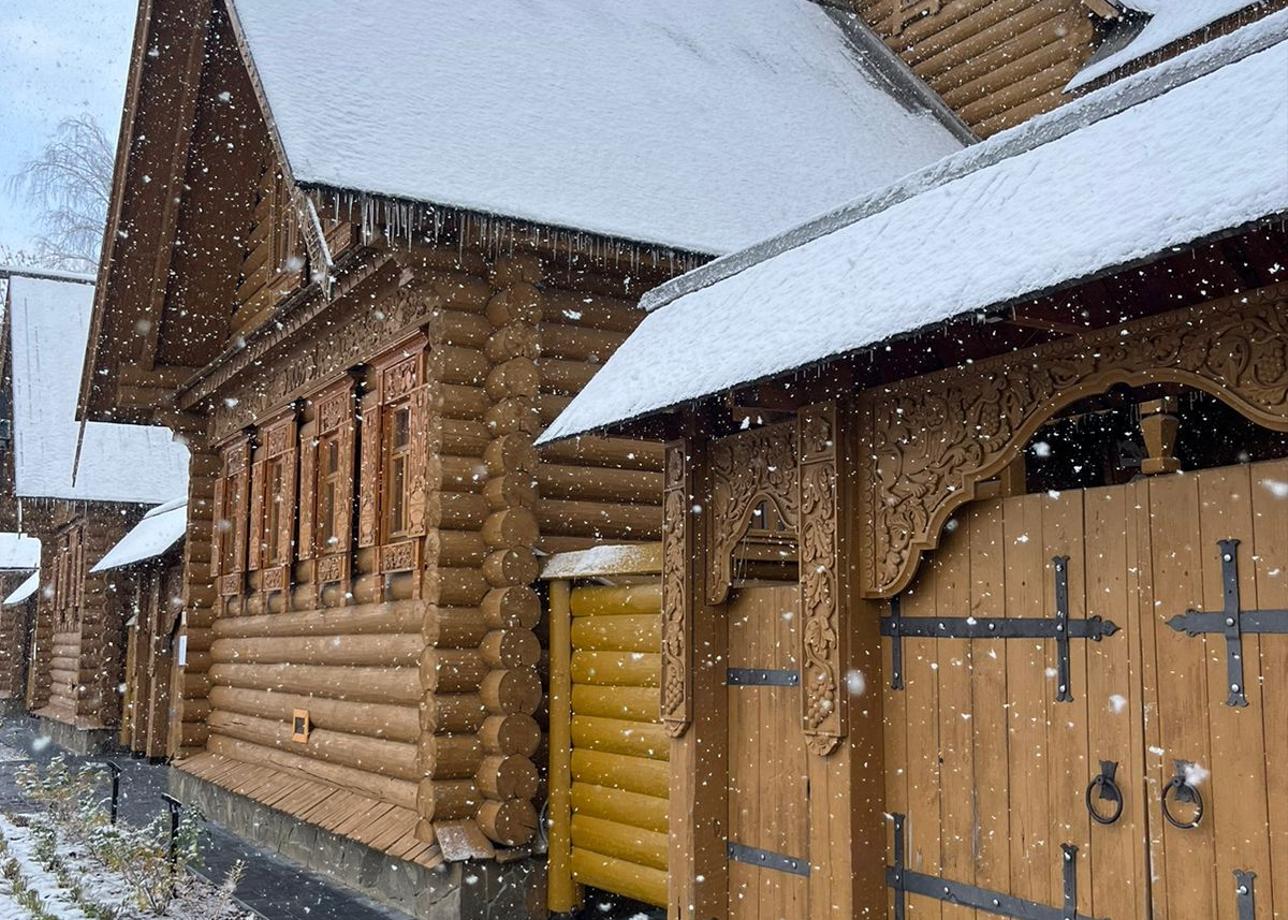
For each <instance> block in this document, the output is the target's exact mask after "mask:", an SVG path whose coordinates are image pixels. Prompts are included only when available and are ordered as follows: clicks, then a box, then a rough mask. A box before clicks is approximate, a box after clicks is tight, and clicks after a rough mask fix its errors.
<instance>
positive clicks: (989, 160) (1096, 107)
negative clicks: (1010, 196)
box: [640, 10, 1288, 311]
mask: <svg viewBox="0 0 1288 920" xmlns="http://www.w3.org/2000/svg"><path fill="white" fill-rule="evenodd" d="M1285 38H1288V10H1281V11H1280V12H1277V13H1274V14H1272V15H1270V16H1267V17H1266V18H1265V19H1262V20H1261V21H1260V22H1258V23H1254V24H1252V25H1248V26H1245V27H1243V28H1242V29H1238V30H1236V31H1235V32H1232V33H1230V34H1229V35H1225V36H1222V37H1221V38H1218V39H1215V40H1213V41H1211V42H1209V43H1207V44H1204V45H1201V46H1199V47H1198V48H1194V49H1191V50H1190V51H1187V52H1185V53H1184V54H1180V55H1177V56H1176V57H1175V58H1171V59H1169V60H1167V61H1163V62H1161V63H1159V64H1157V65H1155V66H1154V67H1150V68H1148V69H1146V70H1143V71H1141V72H1140V73H1138V74H1133V75H1132V76H1129V77H1126V78H1124V79H1123V80H1120V81H1118V82H1116V83H1111V84H1109V85H1108V86H1105V87H1102V88H1100V89H1098V90H1096V91H1094V92H1091V93H1088V94H1087V95H1085V96H1083V97H1081V98H1080V99H1077V100H1074V101H1073V102H1070V103H1068V104H1066V105H1064V106H1061V107H1060V108H1058V109H1055V110H1054V111H1051V112H1048V113H1046V114H1044V115H1040V116H1038V117H1036V118H1031V119H1029V120H1028V121H1026V122H1022V123H1020V124H1018V125H1016V126H1015V127H1013V128H1008V129H1007V130H1005V131H1001V132H999V133H997V134H995V135H993V136H992V137H990V138H988V139H987V140H985V141H982V142H980V143H978V144H975V145H974V146H971V147H966V148H964V149H963V150H960V151H958V152H957V153H953V154H950V155H949V156H947V157H944V158H943V159H942V160H939V161H937V162H934V163H931V164H929V165H927V166H924V167H922V168H921V169H919V170H917V171H916V172H913V173H910V174H908V175H907V176H904V177H903V178H901V179H899V180H898V181H896V182H895V183H894V184H892V185H889V186H886V187H885V188H882V189H878V190H876V191H874V192H872V193H870V194H867V195H864V196H862V197H860V198H856V199H854V200H853V201H850V202H848V203H846V204H844V205H841V206H840V207H838V208H836V209H834V210H831V211H828V212H826V213H823V214H821V215H819V216H818V217H815V218H813V219H812V220H810V221H807V222H806V223H804V224H801V225H800V226H797V227H793V228H791V229H790V230H787V231H786V232H784V233H781V234H779V235H777V236H772V237H770V238H768V239H766V240H763V241H761V242H759V243H756V244H755V245H753V246H750V247H748V248H746V249H742V250H739V251H738V252H734V253H730V254H729V255H726V256H722V257H720V258H719V259H715V260H713V261H711V262H708V263H707V264H706V265H703V266H700V267H699V268H696V269H694V270H693V271H690V272H687V273H685V274H683V275H681V276H679V277H678V278H673V279H671V280H670V281H666V282H663V283H662V284H660V285H658V286H657V287H655V288H653V289H652V290H650V291H647V292H645V294H644V295H643V297H641V298H640V307H641V308H643V309H644V310H649V311H651V310H656V309H658V308H659V307H663V306H665V305H666V304H668V303H670V302H672V301H674V300H676V299H678V298H680V297H683V296H684V295H686V294H691V293H693V292H694V291H698V290H701V289H702V288H704V287H709V286H710V285H712V284H715V283H717V282H719V281H723V280H724V279H726V278H730V277H732V276H734V275H736V274H739V273H740V272H742V271H745V270H746V269H748V268H750V267H751V266H753V265H755V264H757V263H759V262H763V261H765V260H767V259H771V258H773V257H774V256H777V255H781V254H782V253H784V252H787V251H788V250H790V249H795V248H797V247H799V246H803V245H804V244H806V243H809V242H811V241H813V240H816V239H818V238H819V237H822V236H826V235H827V234H829V233H832V232H834V231H836V230H838V229H840V228H841V227H844V226H846V225H847V224H852V223H855V222H856V221H860V220H863V219H864V218H866V217H870V216H872V215H873V214H877V213H879V212H881V211H884V210H887V209H888V208H891V207H893V206H894V205H896V204H898V203H899V202H901V201H905V200H907V199H908V198H911V197H913V196H914V195H919V194H921V193H922V192H926V191H929V190H930V189H932V188H936V187H938V186H941V185H945V184H947V183H948V182H951V181H953V180H954V179H960V178H962V177H963V176H966V175H968V174H969V173H972V172H976V171H978V170H980V169H984V168H985V167H988V166H991V165H993V164H995V163H998V162H1000V161H1002V160H1004V159H1008V158H1010V157H1012V156H1016V155H1018V154H1020V153H1024V152H1026V151H1029V150H1033V149H1035V148H1037V147H1040V146H1042V145H1043V144H1048V143H1051V142H1052V141H1055V140H1059V139H1060V138H1061V137H1064V136H1065V135H1067V134H1069V133H1071V132H1073V131H1077V130H1079V129H1081V128H1084V127H1086V126H1087V125H1090V124H1094V123H1095V122H1097V121H1101V120H1103V119H1105V118H1109V117H1112V116H1113V115H1117V114H1119V113H1120V112H1123V111H1125V110H1127V109H1129V108H1131V107H1133V106H1136V105H1139V104H1140V103H1142V102H1147V101H1148V100H1150V99H1153V98H1156V97H1157V96H1160V95H1162V94H1164V93H1166V92H1168V91H1169V90H1172V89H1175V88H1176V87H1177V86H1180V85H1183V84H1185V83H1189V82H1191V81H1193V80H1197V79H1199V78H1200V77H1203V76H1206V75H1207V74H1209V73H1212V72H1213V71H1215V70H1218V69H1220V68H1221V67H1224V66H1225V65H1226V64H1230V63H1232V62H1234V61H1238V60H1241V59H1243V58H1245V57H1247V56H1249V55H1251V54H1255V53H1256V52H1258V51H1262V50H1264V49H1266V48H1268V47H1270V46H1271V45H1274V44H1277V43H1279V42H1281V41H1283V40H1284V39H1285Z"/></svg>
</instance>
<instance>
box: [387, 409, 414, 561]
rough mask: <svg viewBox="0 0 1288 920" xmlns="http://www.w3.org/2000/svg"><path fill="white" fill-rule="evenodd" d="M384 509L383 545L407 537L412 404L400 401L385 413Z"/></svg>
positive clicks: (409, 500) (409, 501)
mask: <svg viewBox="0 0 1288 920" xmlns="http://www.w3.org/2000/svg"><path fill="white" fill-rule="evenodd" d="M385 419H386V424H385V426H384V427H385V444H384V458H385V469H384V495H383V500H384V508H385V534H384V537H385V542H386V543H388V542H390V541H392V540H397V539H401V538H402V537H405V536H407V529H408V526H409V521H408V514H407V512H408V505H409V504H410V503H411V496H410V495H409V494H408V492H409V490H410V488H411V476H410V474H409V470H408V465H409V463H410V461H411V403H409V402H406V401H403V402H401V403H398V404H396V405H392V406H389V407H388V408H387V409H386V410H385Z"/></svg>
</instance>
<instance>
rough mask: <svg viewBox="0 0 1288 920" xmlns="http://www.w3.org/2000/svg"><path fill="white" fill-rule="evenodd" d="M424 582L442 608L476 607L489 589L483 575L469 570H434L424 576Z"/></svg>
mask: <svg viewBox="0 0 1288 920" xmlns="http://www.w3.org/2000/svg"><path fill="white" fill-rule="evenodd" d="M426 582H427V583H428V584H429V586H430V587H431V588H432V591H431V596H436V597H437V599H438V603H439V604H442V605H443V606H444V607H476V606H478V605H479V604H480V603H481V602H482V601H483V598H484V597H485V596H486V595H487V593H488V589H489V588H490V585H488V583H487V579H486V578H484V577H483V573H482V572H481V571H479V570H478V569H471V568H447V567H446V566H443V567H440V568H436V569H434V570H432V571H430V572H428V573H427V574H426Z"/></svg>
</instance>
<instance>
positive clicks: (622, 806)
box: [572, 783, 670, 834]
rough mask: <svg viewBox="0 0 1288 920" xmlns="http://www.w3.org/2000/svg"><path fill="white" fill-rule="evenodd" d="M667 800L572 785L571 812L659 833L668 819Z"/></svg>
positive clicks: (667, 827) (599, 787)
mask: <svg viewBox="0 0 1288 920" xmlns="http://www.w3.org/2000/svg"><path fill="white" fill-rule="evenodd" d="M669 807H670V803H669V802H668V800H667V799H664V798H658V797H656V796H651V795H641V794H639V793H638V792H627V791H625V790H624V789H613V788H610V787H608V786H596V785H594V784H593V783H573V784H572V808H573V811H574V812H576V813H578V814H582V815H586V816H588V817H591V818H601V819H603V820H605V821H614V822H616V823H618V824H629V825H630V826H631V827H639V828H643V829H644V830H648V831H654V832H656V833H659V834H665V833H667V831H668V829H669V827H670V822H669V820H668V817H667V811H668V809H669Z"/></svg>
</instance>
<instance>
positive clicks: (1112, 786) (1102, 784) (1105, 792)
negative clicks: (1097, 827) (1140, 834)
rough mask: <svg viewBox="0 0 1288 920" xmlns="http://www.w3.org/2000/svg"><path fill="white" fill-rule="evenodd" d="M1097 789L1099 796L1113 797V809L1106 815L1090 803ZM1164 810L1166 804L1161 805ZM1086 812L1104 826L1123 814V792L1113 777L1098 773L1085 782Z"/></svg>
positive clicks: (1104, 797)
mask: <svg viewBox="0 0 1288 920" xmlns="http://www.w3.org/2000/svg"><path fill="white" fill-rule="evenodd" d="M1097 789H1100V790H1101V793H1100V797H1101V798H1103V799H1113V802H1114V810H1113V812H1112V813H1110V814H1108V815H1102V814H1101V813H1100V812H1098V811H1096V806H1095V805H1093V804H1092V800H1093V797H1094V796H1093V794H1094V793H1095V791H1096V790H1097ZM1163 808H1164V810H1166V808H1167V804H1166V803H1164V805H1163ZM1087 814H1089V815H1091V820H1092V821H1095V822H1096V823H1097V824H1103V825H1105V826H1106V827H1108V826H1109V825H1111V824H1113V823H1114V822H1116V821H1117V820H1118V819H1119V818H1121V817H1122V814H1123V793H1122V790H1121V789H1119V788H1118V784H1117V783H1115V782H1114V781H1113V778H1112V777H1110V776H1106V775H1105V774H1104V773H1100V774H1098V775H1097V776H1096V777H1095V779H1093V780H1092V781H1091V782H1090V783H1088V784H1087Z"/></svg>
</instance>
